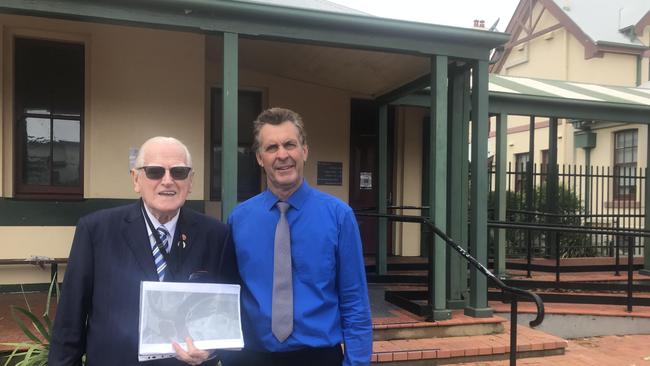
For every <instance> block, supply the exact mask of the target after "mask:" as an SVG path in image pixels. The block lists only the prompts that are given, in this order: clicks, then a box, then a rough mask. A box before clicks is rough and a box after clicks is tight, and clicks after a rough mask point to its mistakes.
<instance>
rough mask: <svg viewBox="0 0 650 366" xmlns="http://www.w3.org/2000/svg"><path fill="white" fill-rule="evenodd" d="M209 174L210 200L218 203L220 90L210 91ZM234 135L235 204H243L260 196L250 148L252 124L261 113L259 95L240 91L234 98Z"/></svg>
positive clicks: (219, 177)
mask: <svg viewBox="0 0 650 366" xmlns="http://www.w3.org/2000/svg"><path fill="white" fill-rule="evenodd" d="M210 94H211V98H212V102H211V107H212V108H211V109H212V111H211V117H210V118H211V126H212V169H211V170H212V171H211V173H210V199H211V200H217V201H218V200H221V146H222V145H221V139H222V134H223V120H222V118H223V106H222V104H223V100H222V96H221V95H222V94H221V89H220V88H212V91H211V93H210ZM238 102H239V105H238V108H237V116H238V122H237V125H238V132H237V141H238V147H237V200H238V201H244V200H246V199H248V198H251V197H253V196H254V195H256V194H258V193H259V192H260V187H261V185H260V183H261V181H260V180H261V171H260V167H259V165H258V164H257V159H256V157H255V152H254V151H253V150H252V149H251V147H252V146H253V121H254V120H255V119H256V118H257V116H258V115H259V114H260V113H261V112H262V93H261V92H259V91H246V90H240V91H239V94H238Z"/></svg>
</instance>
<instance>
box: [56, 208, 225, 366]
mask: <svg viewBox="0 0 650 366" xmlns="http://www.w3.org/2000/svg"><path fill="white" fill-rule="evenodd" d="M140 207H141V206H140V203H139V201H138V202H137V203H134V204H131V205H127V206H122V207H117V208H112V209H107V210H102V211H98V212H95V213H93V214H90V215H88V216H85V217H83V218H81V220H80V221H79V223H78V224H77V229H76V231H75V236H74V241H73V243H72V248H71V250H70V257H69V259H68V266H67V269H66V272H65V279H64V281H63V287H62V296H61V300H60V302H59V304H58V307H57V312H56V318H55V320H54V329H53V335H52V341H51V343H50V354H49V360H48V362H49V363H48V364H49V366H59V365H80V364H81V356H82V355H83V354H84V353H85V354H86V365H88V366H95V365H110V366H117V365H120V366H126V365H137V364H139V362H138V316H139V302H140V282H141V281H158V275H157V273H156V268H155V265H154V261H153V255H152V252H151V245H150V242H149V238H148V235H147V229H146V226H145V225H146V223H145V220H144V217H143V214H142V211H141V208H140ZM181 234H184V235H185V237H186V238H187V239H186V247H185V248H184V249H183V248H182V246H179V245H177V244H176V243H178V242H179V236H180V235H181ZM230 242H231V241H230V240H227V228H226V226H225V225H224V224H222V223H221V222H219V221H217V220H216V219H213V218H210V217H208V216H205V215H203V214H200V213H198V212H195V211H192V210H190V209H187V208H182V209H181V214H180V217H179V221H178V224H177V228H176V233H175V237H174V240H173V241H172V249H171V252H170V260H169V263H168V267H169V269H171V272H172V273H173V278H169V277H172V276H170V271H169V270H168V271H167V275H166V277H165V280H166V281H167V280H173V281H187V280H188V277H189V275H190V274H191V273H193V272H196V271H207V272H208V273H209V275H210V276H211V277H212V278H213V279H214V280H215V281H217V282H222V283H236V279H237V277H236V273H237V271H236V261H235V258H234V250H232V246H231V244H229V243H230ZM145 364H146V365H148V366H154V365H156V366H157V365H185V364H184V363H182V362H180V361H177V360H175V359H166V360H157V361H148V362H146V363H145Z"/></svg>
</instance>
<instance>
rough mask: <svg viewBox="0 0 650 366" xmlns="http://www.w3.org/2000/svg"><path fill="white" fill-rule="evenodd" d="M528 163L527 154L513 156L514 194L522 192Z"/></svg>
mask: <svg viewBox="0 0 650 366" xmlns="http://www.w3.org/2000/svg"><path fill="white" fill-rule="evenodd" d="M528 161H529V159H528V153H521V154H515V192H522V191H523V190H524V182H525V181H526V171H527V170H528Z"/></svg>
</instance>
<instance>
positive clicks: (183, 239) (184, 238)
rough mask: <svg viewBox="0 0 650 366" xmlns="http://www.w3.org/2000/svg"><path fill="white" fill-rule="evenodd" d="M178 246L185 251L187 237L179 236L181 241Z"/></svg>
mask: <svg viewBox="0 0 650 366" xmlns="http://www.w3.org/2000/svg"><path fill="white" fill-rule="evenodd" d="M178 246H179V247H181V248H183V249H185V247H186V246H187V235H185V234H181V241H180V242H179V243H178Z"/></svg>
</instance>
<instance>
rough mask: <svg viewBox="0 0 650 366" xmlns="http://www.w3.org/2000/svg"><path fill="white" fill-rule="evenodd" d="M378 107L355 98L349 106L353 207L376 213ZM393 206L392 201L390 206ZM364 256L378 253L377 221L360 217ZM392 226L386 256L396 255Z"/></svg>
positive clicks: (390, 160) (390, 163) (390, 121)
mask: <svg viewBox="0 0 650 366" xmlns="http://www.w3.org/2000/svg"><path fill="white" fill-rule="evenodd" d="M393 115H394V113H393V109H392V108H391V109H389V111H388V116H389V117H388V131H389V132H388V136H389V137H388V182H387V185H388V191H389V197H392V194H391V193H390V192H391V191H392V187H393V184H392V180H393V179H392V175H393V174H392V172H393V168H392V167H393V153H392V152H393V144H394V139H393V133H392V132H391V131H393V125H394V122H393V121H394V118H393ZM378 121H379V106H378V105H377V104H376V103H374V102H373V101H370V100H363V99H352V100H351V105H350V206H351V207H352V208H353V209H354V210H368V211H372V212H376V211H377V194H378V193H377V182H378V181H377V179H378V175H377V174H378V166H379V154H378V142H379V141H378V139H379V137H378V134H379V128H378V127H379V126H378ZM388 205H391V202H389V203H388ZM357 221H358V223H359V230H360V232H361V241H362V242H363V253H364V255H372V254H376V252H377V219H376V218H370V217H357ZM391 228H392V225H390V224H389V226H388V243H387V254H388V255H391V254H392V253H393V245H392V230H391Z"/></svg>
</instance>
